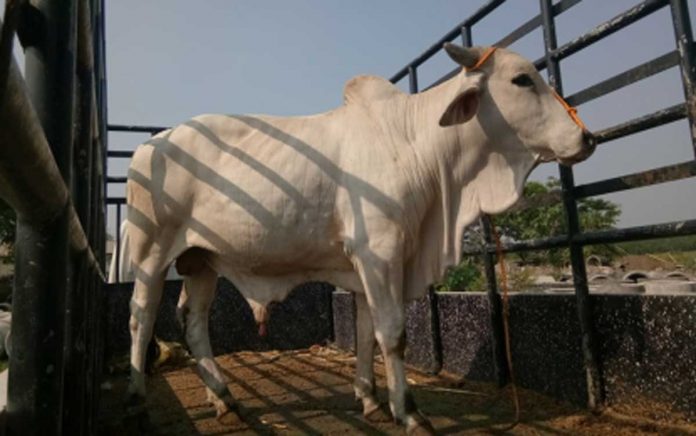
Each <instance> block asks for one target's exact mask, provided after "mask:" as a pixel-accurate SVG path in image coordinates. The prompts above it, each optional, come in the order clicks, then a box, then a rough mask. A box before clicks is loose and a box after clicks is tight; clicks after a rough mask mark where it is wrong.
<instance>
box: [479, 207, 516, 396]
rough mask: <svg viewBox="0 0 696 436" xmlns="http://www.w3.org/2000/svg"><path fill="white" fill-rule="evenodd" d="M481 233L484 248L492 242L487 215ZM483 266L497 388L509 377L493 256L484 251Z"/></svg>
mask: <svg viewBox="0 0 696 436" xmlns="http://www.w3.org/2000/svg"><path fill="white" fill-rule="evenodd" d="M480 225H481V230H482V231H483V239H484V243H485V245H484V247H486V246H490V244H491V243H492V242H493V238H492V233H493V232H492V231H491V220H490V218H489V217H488V215H483V216H482V217H481V220H480ZM482 256H483V266H484V271H485V273H486V281H487V282H488V293H487V295H488V310H489V313H490V326H491V346H492V348H493V371H494V376H495V378H496V380H497V381H498V385H499V386H504V385H505V384H506V383H507V382H508V380H509V377H510V374H508V367H507V363H506V360H505V339H504V337H503V310H502V304H501V301H500V294H499V293H498V281H497V279H496V276H495V263H496V258H495V255H493V254H492V253H489V252H488V250H485V249H484V252H483V254H482Z"/></svg>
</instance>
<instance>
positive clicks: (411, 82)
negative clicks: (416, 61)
mask: <svg viewBox="0 0 696 436" xmlns="http://www.w3.org/2000/svg"><path fill="white" fill-rule="evenodd" d="M408 88H409V91H410V92H411V94H415V93H417V92H418V73H417V72H416V67H414V66H413V65H411V66H409V67H408Z"/></svg>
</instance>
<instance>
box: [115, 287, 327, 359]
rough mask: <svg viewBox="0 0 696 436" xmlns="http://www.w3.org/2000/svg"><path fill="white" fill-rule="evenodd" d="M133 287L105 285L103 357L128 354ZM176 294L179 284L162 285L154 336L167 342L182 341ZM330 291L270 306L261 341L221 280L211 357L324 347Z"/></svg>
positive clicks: (304, 292) (245, 309)
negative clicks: (104, 347) (315, 345)
mask: <svg viewBox="0 0 696 436" xmlns="http://www.w3.org/2000/svg"><path fill="white" fill-rule="evenodd" d="M132 287H133V285H132V283H122V284H110V285H107V288H106V300H107V303H106V309H107V319H108V322H107V333H106V335H107V336H106V337H107V341H106V348H107V350H106V352H107V356H113V355H118V354H123V353H127V352H128V351H129V347H130V333H129V331H128V318H129V308H128V303H129V301H130V297H131V293H132ZM180 290H181V281H168V282H167V283H166V285H165V289H164V295H163V296H162V303H161V305H160V310H159V313H158V315H157V322H156V324H155V334H156V335H157V336H158V337H159V338H161V339H164V340H166V341H180V342H184V341H183V337H182V332H181V329H180V328H179V324H178V323H177V322H176V318H175V309H176V303H177V301H178V299H179V292H180ZM332 291H333V287H330V286H328V285H326V284H320V283H310V284H307V285H303V286H301V287H299V288H298V289H295V290H294V291H293V292H292V293H291V294H290V295H289V296H288V298H287V299H286V300H285V301H283V302H282V303H278V304H276V305H274V306H273V307H272V309H271V317H270V321H269V323H268V334H267V336H266V337H263V338H262V337H260V336H259V335H258V329H257V327H256V323H255V322H254V316H253V314H252V312H251V309H250V308H249V305H248V304H247V302H246V300H244V298H243V297H242V295H241V294H240V293H239V291H237V290H236V289H235V288H234V287H233V286H232V284H230V283H229V282H228V281H227V280H224V279H221V280H220V281H219V282H218V292H217V294H216V296H215V301H214V302H213V305H212V308H211V311H210V340H211V344H212V347H213V352H214V353H215V354H224V353H230V352H234V351H240V350H273V349H279V350H289V349H298V348H306V347H310V346H312V345H314V344H324V343H326V342H327V341H329V340H331V338H332V335H333V319H332V311H331V292H332Z"/></svg>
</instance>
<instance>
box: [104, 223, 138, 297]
mask: <svg viewBox="0 0 696 436" xmlns="http://www.w3.org/2000/svg"><path fill="white" fill-rule="evenodd" d="M120 232H121V238H120V239H121V244H120V247H118V248H117V247H115V249H114V253H113V255H112V256H111V265H110V266H109V280H108V282H109V283H117V282H118V283H123V282H132V281H133V280H134V278H135V277H134V274H133V267H132V265H131V262H130V252H129V250H130V244H129V243H128V239H129V238H128V221H123V222H122V223H121V229H120ZM116 262H118V277H117V276H116Z"/></svg>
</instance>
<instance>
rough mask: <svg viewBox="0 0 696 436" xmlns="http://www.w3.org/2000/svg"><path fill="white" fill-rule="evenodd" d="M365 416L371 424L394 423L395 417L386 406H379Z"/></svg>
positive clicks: (364, 414)
mask: <svg viewBox="0 0 696 436" xmlns="http://www.w3.org/2000/svg"><path fill="white" fill-rule="evenodd" d="M363 416H364V417H365V419H366V420H368V421H370V422H392V421H393V420H394V417H393V416H392V414H391V411H390V410H389V406H388V405H386V404H379V405H377V407H375V408H374V409H372V410H370V411H365V412H364V413H363Z"/></svg>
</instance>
